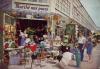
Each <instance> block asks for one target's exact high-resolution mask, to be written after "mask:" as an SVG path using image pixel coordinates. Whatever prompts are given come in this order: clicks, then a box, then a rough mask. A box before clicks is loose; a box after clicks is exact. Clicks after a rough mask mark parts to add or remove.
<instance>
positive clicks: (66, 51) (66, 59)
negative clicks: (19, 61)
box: [19, 30, 94, 68]
mask: <svg viewBox="0 0 100 69" xmlns="http://www.w3.org/2000/svg"><path fill="white" fill-rule="evenodd" d="M19 36H20V38H21V39H20V46H24V47H25V48H29V49H30V50H31V59H32V62H33V60H41V59H43V60H45V59H48V60H49V59H50V58H53V60H58V64H59V65H60V66H61V67H62V68H66V67H67V66H68V65H69V63H70V61H71V60H72V58H74V59H75V61H76V67H80V65H81V62H82V61H84V50H85V49H86V50H87V55H88V59H87V61H88V62H89V63H90V62H92V50H93V47H94V46H93V45H94V44H93V39H94V38H93V35H92V33H91V32H89V33H88V37H85V36H84V35H83V33H82V32H79V36H78V38H76V42H75V41H74V43H75V44H74V46H73V47H70V46H67V44H64V43H62V44H61V46H58V47H56V48H54V47H55V46H51V45H52V44H51V43H50V41H49V40H48V38H47V37H41V38H38V36H36V35H35V36H34V37H33V38H31V37H30V36H29V35H28V34H27V33H26V31H24V32H22V31H21V30H20V35H19ZM38 63H40V62H38Z"/></svg>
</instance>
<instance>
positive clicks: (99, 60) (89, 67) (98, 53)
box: [9, 45, 100, 69]
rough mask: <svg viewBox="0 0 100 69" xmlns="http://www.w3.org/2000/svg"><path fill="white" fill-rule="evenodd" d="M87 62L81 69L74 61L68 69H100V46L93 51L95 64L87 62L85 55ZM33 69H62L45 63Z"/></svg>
mask: <svg viewBox="0 0 100 69" xmlns="http://www.w3.org/2000/svg"><path fill="white" fill-rule="evenodd" d="M84 59H85V60H84V61H83V62H82V63H81V67H80V68H76V67H75V61H72V62H71V64H70V65H69V66H68V68H67V69H100V68H99V67H100V46H99V45H98V46H97V47H95V48H94V49H93V62H92V63H89V62H87V61H86V59H87V56H86V54H85V58H84ZM29 67H31V66H30V64H28V65H27V66H23V65H10V66H9V69H29ZM32 69H61V68H60V67H58V66H57V64H51V63H45V62H42V66H34V65H33V68H32Z"/></svg>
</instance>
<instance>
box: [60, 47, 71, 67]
mask: <svg viewBox="0 0 100 69" xmlns="http://www.w3.org/2000/svg"><path fill="white" fill-rule="evenodd" d="M72 56H73V54H72V53H71V52H70V48H69V49H66V51H65V52H64V53H63V55H62V59H61V60H60V62H59V65H60V66H61V67H62V68H64V69H67V67H68V64H69V63H70V61H71V60H72Z"/></svg>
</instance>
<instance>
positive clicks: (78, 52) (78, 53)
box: [74, 45, 81, 67]
mask: <svg viewBox="0 0 100 69" xmlns="http://www.w3.org/2000/svg"><path fill="white" fill-rule="evenodd" d="M74 55H75V60H76V67H80V64H81V55H80V50H79V49H78V45H76V46H75V48H74Z"/></svg>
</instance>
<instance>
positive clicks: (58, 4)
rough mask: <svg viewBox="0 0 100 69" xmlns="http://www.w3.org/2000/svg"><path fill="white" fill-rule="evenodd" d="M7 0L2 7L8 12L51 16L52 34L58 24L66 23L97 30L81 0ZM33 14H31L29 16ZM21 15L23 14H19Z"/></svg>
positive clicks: (23, 15) (64, 26) (64, 25)
mask: <svg viewBox="0 0 100 69" xmlns="http://www.w3.org/2000/svg"><path fill="white" fill-rule="evenodd" d="M5 1H6V0H3V1H2V4H0V8H1V9H2V10H6V11H8V12H11V13H12V12H14V11H15V12H17V16H18V15H20V14H22V17H25V18H26V17H28V18H32V17H33V18H35V16H36V17H38V16H42V17H43V16H44V17H45V16H47V17H51V20H52V21H51V22H52V24H51V26H52V27H51V29H52V34H53V33H54V34H55V29H56V26H55V25H57V26H59V25H60V27H63V28H62V30H63V29H65V28H66V24H69V23H71V24H75V27H76V28H75V29H76V30H78V27H77V26H76V25H81V26H83V27H84V28H86V29H88V30H90V31H95V30H96V25H95V23H94V22H93V20H92V19H91V17H90V16H89V14H88V13H87V11H86V10H85V8H84V7H83V5H82V4H81V2H80V1H79V0H9V1H7V2H5ZM29 15H31V16H29ZM19 17H21V16H19Z"/></svg>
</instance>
